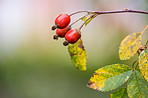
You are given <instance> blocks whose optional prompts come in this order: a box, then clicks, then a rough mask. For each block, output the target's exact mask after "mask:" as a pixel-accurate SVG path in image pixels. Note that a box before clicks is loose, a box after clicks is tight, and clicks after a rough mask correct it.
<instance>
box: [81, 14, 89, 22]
mask: <svg viewBox="0 0 148 98" xmlns="http://www.w3.org/2000/svg"><path fill="white" fill-rule="evenodd" d="M88 15H89V14H86V15H84V16H83V17H82V19H81V20H82V21H86V20H87V19H88V18H89V17H90V16H88Z"/></svg>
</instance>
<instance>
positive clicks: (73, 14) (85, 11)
mask: <svg viewBox="0 0 148 98" xmlns="http://www.w3.org/2000/svg"><path fill="white" fill-rule="evenodd" d="M82 12H87V13H91V12H90V11H77V12H74V13H72V14H70V15H69V16H72V15H75V14H78V13H82Z"/></svg>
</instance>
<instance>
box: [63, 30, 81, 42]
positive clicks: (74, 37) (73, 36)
mask: <svg viewBox="0 0 148 98" xmlns="http://www.w3.org/2000/svg"><path fill="white" fill-rule="evenodd" d="M80 37H81V32H80V31H79V30H78V29H71V30H69V31H68V32H67V33H66V34H65V39H66V40H67V41H68V42H69V43H71V44H74V43H76V42H77V41H78V40H79V39H80Z"/></svg>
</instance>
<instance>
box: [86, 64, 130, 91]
mask: <svg viewBox="0 0 148 98" xmlns="http://www.w3.org/2000/svg"><path fill="white" fill-rule="evenodd" d="M131 74H132V69H131V68H130V67H129V66H127V65H124V64H113V65H108V66H105V67H103V68H100V69H98V70H96V71H95V73H94V75H93V76H92V77H91V78H90V81H89V83H88V84H87V86H88V87H90V88H92V89H95V90H99V91H103V92H106V91H110V90H113V89H116V88H118V87H119V86H121V85H122V84H123V83H125V82H126V81H127V80H128V79H129V77H130V75H131Z"/></svg>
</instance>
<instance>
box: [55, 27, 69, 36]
mask: <svg viewBox="0 0 148 98" xmlns="http://www.w3.org/2000/svg"><path fill="white" fill-rule="evenodd" d="M70 29H71V27H69V26H68V27H66V28H64V29H59V28H57V30H56V34H57V35H58V37H61V38H62V37H65V34H66V33H67V32H68V31H69V30H70Z"/></svg>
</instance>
